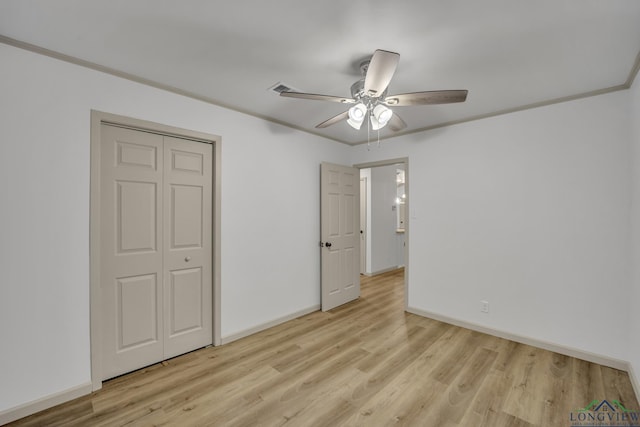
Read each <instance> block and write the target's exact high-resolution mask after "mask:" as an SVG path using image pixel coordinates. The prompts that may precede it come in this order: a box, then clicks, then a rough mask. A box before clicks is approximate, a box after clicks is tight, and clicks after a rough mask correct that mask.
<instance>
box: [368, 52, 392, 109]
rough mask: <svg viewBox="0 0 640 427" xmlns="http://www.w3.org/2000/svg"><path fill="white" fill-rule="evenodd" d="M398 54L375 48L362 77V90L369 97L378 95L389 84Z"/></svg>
mask: <svg viewBox="0 0 640 427" xmlns="http://www.w3.org/2000/svg"><path fill="white" fill-rule="evenodd" d="M399 60H400V54H398V53H395V52H388V51H386V50H376V51H375V52H374V53H373V57H371V62H369V67H368V68H367V74H366V76H365V79H364V92H365V93H366V94H367V95H369V96H371V97H374V98H376V97H379V96H380V95H382V93H383V92H384V91H385V90H386V89H387V86H389V82H391V78H392V77H393V74H394V73H395V72H396V67H397V66H398V61H399Z"/></svg>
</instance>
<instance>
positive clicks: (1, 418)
mask: <svg viewBox="0 0 640 427" xmlns="http://www.w3.org/2000/svg"><path fill="white" fill-rule="evenodd" d="M89 393H91V383H90V382H88V383H84V384H81V385H78V386H75V387H72V388H70V389H67V390H63V391H60V392H58V393H54V394H51V395H49V396H46V397H43V398H40V399H37V400H33V401H31V402H27V403H23V404H22V405H18V406H16V407H13V408H10V409H6V410H4V411H1V412H0V425H5V424H8V423H10V422H12V421H16V420H19V419H20V418H24V417H28V416H29V415H32V414H35V413H36V412H40V411H44V410H45V409H49V408H52V407H54V406H56V405H59V404H61V403H64V402H68V401H70V400H73V399H77V398H78V397H81V396H85V395H87V394H89Z"/></svg>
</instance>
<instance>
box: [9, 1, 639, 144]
mask: <svg viewBox="0 0 640 427" xmlns="http://www.w3.org/2000/svg"><path fill="white" fill-rule="evenodd" d="M0 35H1V36H3V38H2V39H0V41H5V42H8V43H13V44H16V43H17V42H20V43H17V44H19V45H23V46H24V43H26V44H29V45H32V46H30V47H29V48H32V49H35V50H38V49H37V48H35V46H37V47H38V48H44V49H48V50H51V51H53V52H56V53H60V54H63V55H68V56H70V57H73V58H77V59H78V60H82V61H88V62H90V63H93V64H97V65H99V66H103V67H108V68H110V69H113V70H117V71H118V72H122V73H127V74H129V75H130V76H135V77H136V78H139V79H145V80H148V81H151V82H154V84H156V85H159V86H162V87H167V88H172V90H176V91H178V92H183V93H189V94H192V95H194V96H196V97H198V98H200V99H205V100H208V101H210V102H213V103H216V104H219V105H223V106H226V107H230V108H233V109H236V110H239V111H243V112H247V113H249V114H253V115H256V116H259V117H264V118H267V119H269V120H273V121H276V122H280V123H284V124H287V125H289V126H292V127H295V128H298V129H304V130H307V131H309V132H313V133H316V134H319V135H323V136H326V137H328V138H332V139H336V140H339V141H342V142H346V143H349V144H354V143H360V142H364V141H366V140H367V130H366V127H365V126H363V127H362V129H361V130H360V131H356V130H354V129H352V128H351V127H349V126H348V125H347V123H346V122H341V123H338V124H336V125H334V126H332V127H329V128H326V129H315V125H316V124H318V123H320V122H322V121H324V120H325V119H327V118H329V117H331V116H334V115H336V114H338V113H340V112H342V111H344V110H345V109H346V108H345V106H344V105H341V104H338V103H329V102H319V101H310V100H300V99H289V98H280V97H278V96H276V95H275V94H274V93H272V92H269V91H268V90H267V89H268V88H269V87H271V86H272V85H274V84H275V83H277V82H283V83H285V84H287V85H289V86H291V87H293V88H294V89H296V90H299V91H302V92H312V93H321V94H329V95H336V96H350V92H349V88H350V86H351V84H352V83H353V82H355V81H356V80H358V79H359V78H360V74H359V70H358V67H357V66H358V64H359V62H360V61H361V60H363V59H365V58H366V57H367V56H370V55H371V54H372V53H373V51H374V50H375V49H385V50H390V51H394V52H398V53H400V63H399V66H398V69H397V71H396V74H395V76H394V79H393V80H392V82H391V84H390V86H389V94H396V93H404V92H415V91H425V90H440V89H468V90H469V96H468V98H467V102H465V103H464V104H450V105H442V106H440V105H438V106H417V107H396V108H395V112H397V113H399V115H400V116H401V117H402V118H403V119H404V120H405V121H406V122H407V124H408V128H407V129H405V130H404V131H403V132H402V133H407V132H415V131H418V130H421V129H427V128H432V127H438V126H442V125H443V124H447V123H452V122H460V121H465V120H470V119H474V118H478V117H485V116H487V115H493V114H496V113H500V112H504V111H513V110H517V109H521V108H527V107H529V106H532V105H539V104H545V103H549V102H555V101H557V100H562V99H567V98H573V97H578V96H583V95H586V94H592V93H594V92H600V91H606V90H610V89H620V88H623V87H625V86H627V87H628V85H629V84H630V82H631V81H632V79H633V77H634V76H635V74H636V73H637V67H638V52H639V51H640V1H637V0H535V1H534V0H530V1H525V0H464V1H463V0H449V1H443V0H438V1H436V0H421V1H409V0H407V1H388V0H387V1H379V0H351V1H339V0H323V1H302V0H271V1H264V0H262V1H255V0H254V1H241V0H237V1H225V2H222V1H213V0H180V1H177V0H109V1H105V0H101V1H97V0H2V1H0ZM9 39H13V40H9ZM16 41H17V42H16ZM212 119H213V120H214V119H215V118H212ZM392 135H393V133H392V132H391V131H390V130H388V129H384V130H383V131H381V134H380V136H381V137H382V138H384V137H389V136H392Z"/></svg>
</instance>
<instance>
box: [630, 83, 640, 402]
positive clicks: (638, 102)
mask: <svg viewBox="0 0 640 427" xmlns="http://www.w3.org/2000/svg"><path fill="white" fill-rule="evenodd" d="M629 92H630V95H629V96H630V104H631V108H630V111H631V114H630V117H631V120H630V122H631V129H632V152H633V156H632V158H633V189H632V191H633V205H632V206H633V207H632V211H631V212H632V218H633V220H632V224H633V252H632V253H633V261H632V262H633V266H634V274H633V280H632V282H631V292H630V294H629V297H628V298H627V301H628V302H629V312H630V313H631V314H630V315H631V320H630V335H629V343H630V347H631V348H630V350H629V361H630V362H631V366H632V367H633V371H634V373H635V376H636V377H635V379H636V381H640V339H639V337H640V310H638V302H639V301H640V119H638V118H639V117H640V78H638V77H636V80H635V83H634V85H633V86H632V87H631V90H630V91H629ZM636 387H640V382H637V383H636ZM636 392H638V393H640V388H639V389H637V390H636Z"/></svg>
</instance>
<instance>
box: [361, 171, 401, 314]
mask: <svg viewBox="0 0 640 427" xmlns="http://www.w3.org/2000/svg"><path fill="white" fill-rule="evenodd" d="M354 167H356V168H358V169H360V171H361V176H360V178H361V188H363V189H364V191H365V192H364V193H363V195H364V197H363V198H361V207H362V209H364V210H365V212H362V211H361V213H360V218H361V225H360V230H361V232H362V233H363V237H362V238H361V243H362V245H361V247H362V250H363V252H364V254H361V259H362V261H361V265H362V267H361V273H363V274H365V275H367V276H371V275H375V274H380V273H384V272H387V271H393V270H396V269H400V268H402V267H404V290H405V292H404V296H405V297H404V300H405V309H406V307H407V304H408V291H407V288H408V277H409V226H410V225H409V222H410V221H409V214H408V213H409V212H410V211H409V202H410V201H409V197H408V195H409V159H408V158H397V159H389V160H382V161H378V162H370V163H361V164H356V165H354ZM372 205H375V206H373V207H372ZM381 248H382V250H381ZM376 249H377V251H376Z"/></svg>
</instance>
